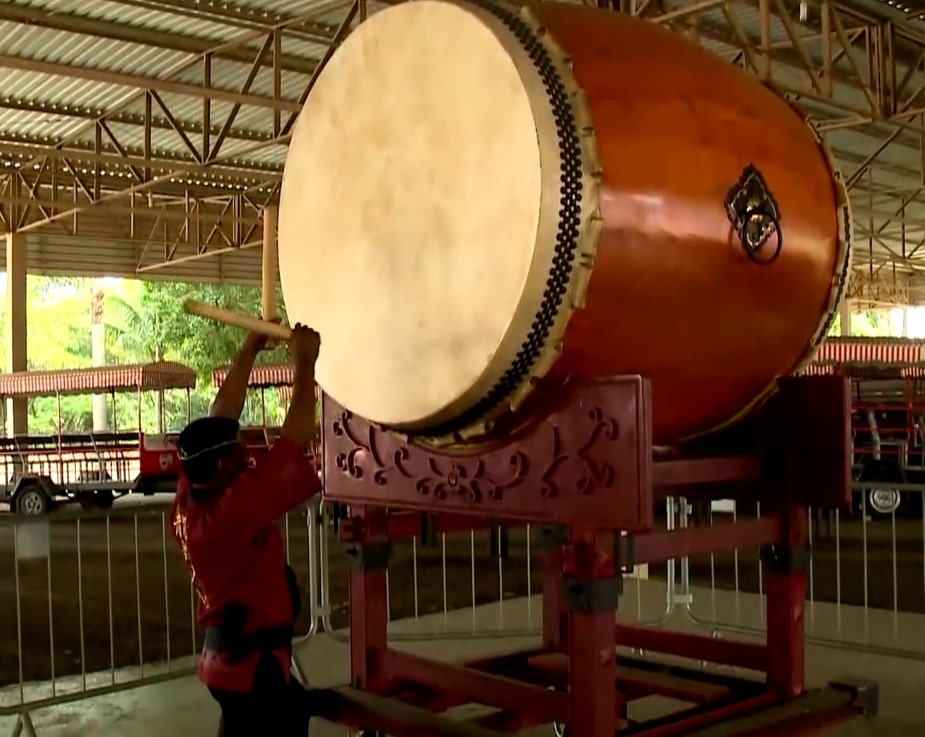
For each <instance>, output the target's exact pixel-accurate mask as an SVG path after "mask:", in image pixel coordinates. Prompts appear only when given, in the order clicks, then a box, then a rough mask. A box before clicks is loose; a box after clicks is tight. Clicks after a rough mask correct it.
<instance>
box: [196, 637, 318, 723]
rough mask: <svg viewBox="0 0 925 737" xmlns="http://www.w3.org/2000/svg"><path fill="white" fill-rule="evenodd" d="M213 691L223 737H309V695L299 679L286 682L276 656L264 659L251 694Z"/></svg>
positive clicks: (267, 656)
mask: <svg viewBox="0 0 925 737" xmlns="http://www.w3.org/2000/svg"><path fill="white" fill-rule="evenodd" d="M209 692H210V693H211V694H212V697H213V698H214V699H215V700H216V701H217V702H218V705H219V706H220V707H221V709H222V721H221V724H220V727H219V737H257V736H258V735H272V736H273V737H296V735H297V736H298V737H307V735H308V722H309V718H310V717H311V709H310V706H309V699H308V694H307V692H306V691H305V689H304V688H303V687H302V684H300V683H299V682H298V681H297V680H296V679H295V678H290V680H289V683H288V684H287V683H286V680H285V678H284V676H283V673H282V670H281V669H280V667H279V661H277V660H276V658H275V657H273V656H272V655H265V656H264V657H263V658H261V660H260V663H259V664H258V666H257V672H256V675H255V677H254V688H253V690H251V691H250V692H249V693H246V692H239V691H221V690H219V689H213V688H210V689H209Z"/></svg>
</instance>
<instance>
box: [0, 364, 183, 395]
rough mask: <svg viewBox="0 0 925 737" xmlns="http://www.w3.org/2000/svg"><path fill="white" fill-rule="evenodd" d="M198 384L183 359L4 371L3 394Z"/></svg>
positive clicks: (96, 391) (0, 377) (1, 376)
mask: <svg viewBox="0 0 925 737" xmlns="http://www.w3.org/2000/svg"><path fill="white" fill-rule="evenodd" d="M195 386H196V372H195V371H193V369H191V368H189V367H188V366H184V365H183V364H182V363H175V362H173V361H157V362H155V363H140V364H132V365H126V366H97V367H94V368H81V369H59V370H56V371H17V372H15V373H12V374H0V396H4V397H47V396H54V395H56V394H109V393H110V392H123V391H139V390H140V391H157V390H165V389H193V388H194V387H195Z"/></svg>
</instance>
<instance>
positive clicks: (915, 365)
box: [801, 361, 925, 380]
mask: <svg viewBox="0 0 925 737" xmlns="http://www.w3.org/2000/svg"><path fill="white" fill-rule="evenodd" d="M801 373H802V374H803V375H804V376H832V375H836V374H838V375H844V376H847V377H848V378H850V379H859V380H864V379H907V378H908V379H913V378H916V379H917V378H922V377H925V362H922V361H916V362H908V361H893V362H881V361H872V362H861V361H846V362H844V363H840V362H837V361H818V362H814V363H811V364H810V365H809V366H807V367H806V368H805V369H804V370H803V371H802V372H801Z"/></svg>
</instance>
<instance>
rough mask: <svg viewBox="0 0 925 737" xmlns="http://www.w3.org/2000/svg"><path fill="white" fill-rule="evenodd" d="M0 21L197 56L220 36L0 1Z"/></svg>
mask: <svg viewBox="0 0 925 737" xmlns="http://www.w3.org/2000/svg"><path fill="white" fill-rule="evenodd" d="M0 21H7V22H10V23H20V24H22V25H28V26H38V27H40V28H48V29H51V30H55V31H62V32H66V33H78V34H82V35H86V36H95V37H97V38H107V39H110V40H112V41H121V42H123V43H131V44H139V45H142V46H154V47H156V48H160V49H169V50H171V51H180V52H186V53H190V54H195V55H197V56H199V55H201V54H205V53H206V52H208V51H210V50H211V49H212V48H213V47H214V46H216V44H218V43H221V40H220V39H209V38H198V37H196V36H187V35H184V34H182V33H166V32H164V31H157V30H153V29H151V28H140V27H136V26H130V25H123V24H120V23H112V22H111V21H105V20H100V19H97V18H89V17H86V16H79V15H73V14H70V13H58V12H51V11H48V10H43V9H40V8H26V7H22V6H19V5H2V4H0ZM292 35H295V34H292ZM308 40H311V41H314V42H318V43H330V42H331V40H332V36H327V35H326V36H312V37H310V38H309V39H308ZM214 56H215V58H217V59H226V60H228V61H235V62H240V63H242V64H250V63H251V62H252V61H253V60H254V50H251V49H248V48H244V47H235V46H232V47H229V48H225V49H221V50H220V51H217V52H214ZM278 63H279V66H280V68H282V69H283V70H285V71H287V72H298V73H300V74H311V73H312V72H313V71H314V70H315V62H314V61H312V60H310V59H303V58H300V57H296V56H292V55H282V56H281V57H280V59H279V62H278Z"/></svg>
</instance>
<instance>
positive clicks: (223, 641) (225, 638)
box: [204, 627, 294, 661]
mask: <svg viewBox="0 0 925 737" xmlns="http://www.w3.org/2000/svg"><path fill="white" fill-rule="evenodd" d="M293 634H294V632H293V628H292V627H279V628H277V629H270V630H259V631H257V632H248V633H246V634H244V633H241V632H235V633H230V632H227V631H225V629H224V628H223V627H207V628H206V635H205V644H204V647H205V649H206V650H207V651H208V652H213V653H224V654H225V655H227V656H228V659H229V660H231V661H236V660H243V659H244V658H246V657H247V656H248V655H253V654H255V653H269V652H273V651H274V650H279V649H280V648H291V647H292V637H293Z"/></svg>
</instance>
